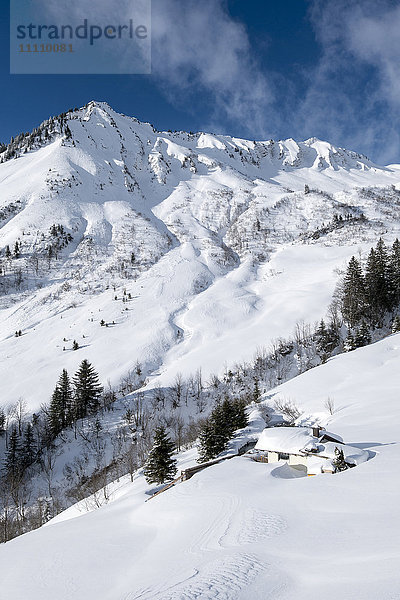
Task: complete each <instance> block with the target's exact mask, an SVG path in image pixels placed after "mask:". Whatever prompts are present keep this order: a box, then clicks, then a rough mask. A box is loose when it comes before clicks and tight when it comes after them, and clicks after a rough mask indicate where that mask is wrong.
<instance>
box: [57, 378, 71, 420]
mask: <svg viewBox="0 0 400 600" xmlns="http://www.w3.org/2000/svg"><path fill="white" fill-rule="evenodd" d="M57 388H58V390H59V393H60V406H61V427H62V429H64V428H65V427H66V426H67V425H70V424H71V423H72V420H73V406H72V405H73V401H72V397H73V392H72V386H71V381H70V378H69V375H68V372H67V370H66V369H63V371H62V373H61V375H60V378H59V380H58V383H57Z"/></svg>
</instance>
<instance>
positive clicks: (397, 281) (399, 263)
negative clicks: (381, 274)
mask: <svg viewBox="0 0 400 600" xmlns="http://www.w3.org/2000/svg"><path fill="white" fill-rule="evenodd" d="M389 278H390V280H389V294H390V301H391V308H394V307H397V306H399V304H400V241H399V240H398V239H396V240H395V241H394V242H393V246H392V252H391V254H390V257H389Z"/></svg>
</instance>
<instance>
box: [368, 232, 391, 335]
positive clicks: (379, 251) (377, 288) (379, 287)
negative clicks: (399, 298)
mask: <svg viewBox="0 0 400 600" xmlns="http://www.w3.org/2000/svg"><path fill="white" fill-rule="evenodd" d="M388 280H389V259H388V255H387V251H386V246H385V244H384V243H383V240H379V242H378V244H377V246H376V249H375V250H374V249H373V248H371V250H370V253H369V255H368V259H367V265H366V270H365V288H366V300H367V304H368V310H367V313H368V317H369V319H370V321H371V323H372V324H380V323H381V321H382V318H383V315H384V313H385V311H387V310H389V307H390V303H389V281H388Z"/></svg>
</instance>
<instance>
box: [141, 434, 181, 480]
mask: <svg viewBox="0 0 400 600" xmlns="http://www.w3.org/2000/svg"><path fill="white" fill-rule="evenodd" d="M174 450H175V448H174V444H173V443H172V441H171V440H170V438H169V437H168V435H167V433H166V431H165V427H163V426H160V427H157V428H156V430H155V434H154V444H153V448H152V449H151V451H150V454H149V456H148V459H147V461H146V464H145V467H144V475H145V477H146V480H147V482H148V483H156V484H158V485H159V484H162V483H164V482H166V481H170V480H171V479H173V478H174V476H175V473H176V460H175V459H174V458H173V456H172V455H173V453H174Z"/></svg>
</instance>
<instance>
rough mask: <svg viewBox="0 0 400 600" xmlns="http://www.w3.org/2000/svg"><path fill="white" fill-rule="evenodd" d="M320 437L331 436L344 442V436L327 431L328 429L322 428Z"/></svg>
mask: <svg viewBox="0 0 400 600" xmlns="http://www.w3.org/2000/svg"><path fill="white" fill-rule="evenodd" d="M319 437H320V439H321V438H324V437H330V438H332V439H334V440H337V441H338V442H341V443H343V438H342V437H341V436H340V435H338V434H337V433H332V431H326V429H321V431H320V434H319Z"/></svg>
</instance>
